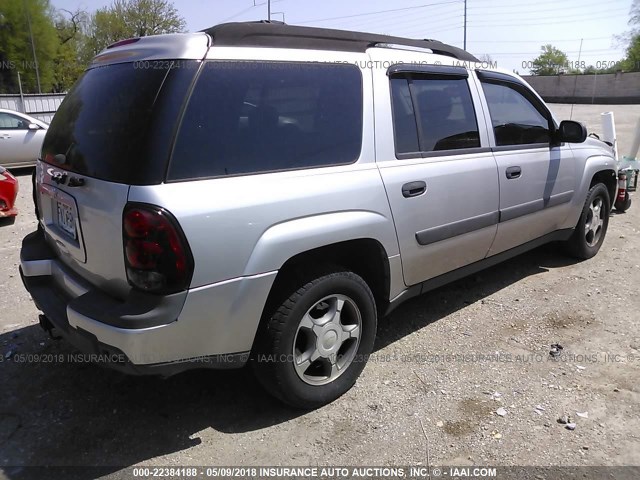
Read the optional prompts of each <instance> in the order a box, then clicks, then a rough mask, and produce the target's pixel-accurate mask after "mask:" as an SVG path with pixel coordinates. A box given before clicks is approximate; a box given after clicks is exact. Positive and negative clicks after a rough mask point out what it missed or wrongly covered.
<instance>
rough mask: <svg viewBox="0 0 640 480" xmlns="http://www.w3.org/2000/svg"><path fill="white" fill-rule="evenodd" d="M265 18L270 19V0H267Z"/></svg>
mask: <svg viewBox="0 0 640 480" xmlns="http://www.w3.org/2000/svg"><path fill="white" fill-rule="evenodd" d="M267 14H268V16H267V18H268V19H269V21H271V0H267Z"/></svg>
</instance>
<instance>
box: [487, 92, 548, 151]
mask: <svg viewBox="0 0 640 480" xmlns="http://www.w3.org/2000/svg"><path fill="white" fill-rule="evenodd" d="M482 87H483V89H484V94H485V96H486V98H487V103H488V104H489V113H490V114H491V123H492V124H493V131H494V134H495V137H496V145H498V146H505V145H527V144H532V143H549V141H550V140H551V136H550V134H549V121H548V119H547V117H546V116H545V115H546V114H543V113H542V112H541V111H540V110H539V109H538V108H536V106H534V104H533V103H532V102H531V101H530V100H529V99H528V98H527V97H526V96H525V95H524V94H523V93H522V92H520V91H519V88H518V87H517V86H515V85H514V86H511V85H509V84H502V83H488V82H483V83H482ZM523 88H524V87H523Z"/></svg>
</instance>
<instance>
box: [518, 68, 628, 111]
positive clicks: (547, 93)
mask: <svg viewBox="0 0 640 480" xmlns="http://www.w3.org/2000/svg"><path fill="white" fill-rule="evenodd" d="M522 78H524V79H525V80H526V81H527V82H529V84H530V85H531V86H532V87H533V88H534V89H535V90H536V91H537V92H538V93H539V94H540V96H541V97H542V98H544V99H545V101H547V102H551V103H584V104H640V72H629V73H607V74H602V75H550V76H539V75H526V76H523V77H522Z"/></svg>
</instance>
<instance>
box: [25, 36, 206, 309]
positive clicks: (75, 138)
mask: <svg viewBox="0 0 640 480" xmlns="http://www.w3.org/2000/svg"><path fill="white" fill-rule="evenodd" d="M156 42H157V40H156ZM140 43H143V42H140ZM203 46H204V45H203ZM120 50H124V51H125V52H124V53H127V51H129V52H130V51H131V47H128V48H124V49H115V50H114V52H113V53H110V55H112V56H115V57H116V58H117V57H118V55H119V56H122V53H123V52H122V51H120ZM205 52H206V50H204V51H201V53H202V54H203V55H204V53H205ZM138 53H139V52H138ZM102 56H103V57H104V56H105V55H104V54H103V55H102ZM131 56H132V55H131V54H129V55H128V57H131ZM125 57H127V55H125ZM98 58H99V57H98ZM198 64H199V62H197V61H195V60H191V61H187V60H180V61H173V60H171V61H166V60H162V61H160V60H150V61H149V60H145V61H132V62H130V61H129V62H124V63H111V64H107V65H101V66H96V67H94V68H91V69H89V70H88V71H87V72H85V74H84V75H83V76H82V77H81V78H80V80H79V81H78V82H77V83H76V85H75V86H74V87H73V89H72V90H71V92H70V93H69V94H68V95H67V96H66V98H65V100H64V102H63V103H62V105H61V106H60V108H59V110H58V111H57V113H56V115H55V117H54V119H53V121H52V122H51V125H50V127H49V130H48V133H47V135H46V138H45V140H44V144H43V149H42V160H41V161H40V162H38V165H37V170H36V186H35V188H36V191H37V194H36V202H37V208H38V216H39V220H40V224H41V226H42V228H43V230H44V232H45V237H46V239H47V242H48V243H49V245H50V246H51V247H52V248H53V249H54V250H55V252H56V254H57V256H58V257H59V259H60V261H61V262H62V263H63V264H64V265H66V266H67V267H68V268H70V269H71V270H73V271H75V272H76V273H78V274H79V275H80V276H82V277H83V278H84V279H85V280H87V281H88V282H90V283H91V284H92V285H94V286H96V287H98V288H99V289H101V290H103V291H105V292H106V293H109V294H111V295H113V296H115V297H118V298H124V297H125V296H126V295H127V293H128V292H129V290H130V287H129V285H128V282H127V275H126V269H125V262H124V254H123V237H122V215H123V209H124V207H125V205H126V203H127V199H128V193H129V186H130V185H153V184H158V183H161V182H162V181H163V179H164V176H165V170H166V165H167V162H168V159H169V156H170V150H171V145H172V142H173V137H174V133H175V129H176V126H177V122H178V120H179V118H180V110H181V109H182V106H183V104H184V101H185V99H186V96H187V93H188V89H189V87H190V85H191V83H192V80H193V77H194V75H195V73H196V71H197V68H198Z"/></svg>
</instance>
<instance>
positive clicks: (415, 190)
mask: <svg viewBox="0 0 640 480" xmlns="http://www.w3.org/2000/svg"><path fill="white" fill-rule="evenodd" d="M426 191H427V184H426V183H425V182H420V181H419V182H409V183H405V184H404V185H403V186H402V196H403V197H404V198H409V197H417V196H419V195H422V194H423V193H424V192H426Z"/></svg>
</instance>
